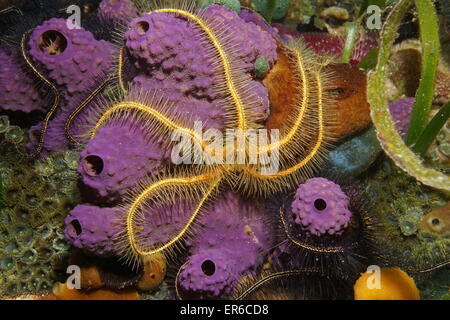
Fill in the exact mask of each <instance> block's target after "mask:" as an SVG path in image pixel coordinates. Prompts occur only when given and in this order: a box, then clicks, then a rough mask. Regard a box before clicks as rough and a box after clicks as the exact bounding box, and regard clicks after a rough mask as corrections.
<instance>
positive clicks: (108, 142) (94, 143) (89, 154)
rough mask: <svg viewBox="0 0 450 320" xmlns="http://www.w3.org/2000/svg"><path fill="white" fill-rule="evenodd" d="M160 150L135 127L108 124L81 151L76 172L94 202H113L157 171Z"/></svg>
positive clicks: (162, 154) (161, 163)
mask: <svg viewBox="0 0 450 320" xmlns="http://www.w3.org/2000/svg"><path fill="white" fill-rule="evenodd" d="M164 150H165V149H164V148H163V147H162V145H161V144H159V142H158V141H157V140H155V139H151V138H149V137H148V136H147V133H146V132H143V130H142V129H141V128H139V126H138V125H137V124H130V123H127V122H124V123H120V124H119V123H110V124H108V125H107V126H106V127H102V128H100V129H99V130H98V131H97V134H96V136H95V137H94V138H92V139H91V140H89V142H88V144H87V145H86V147H85V148H84V150H83V151H82V152H81V160H80V164H79V166H78V172H79V174H80V175H81V181H82V182H83V184H84V185H85V186H87V187H88V188H89V189H92V191H93V192H92V194H93V196H95V197H96V198H97V200H101V201H104V202H114V201H117V200H120V199H121V197H122V196H124V195H125V193H126V192H127V191H129V189H130V188H131V187H133V186H134V185H135V184H136V183H137V182H138V181H139V180H140V179H142V178H144V177H147V176H148V175H157V174H158V173H159V172H160V171H161V169H162V167H163V166H164V161H165V151H164Z"/></svg>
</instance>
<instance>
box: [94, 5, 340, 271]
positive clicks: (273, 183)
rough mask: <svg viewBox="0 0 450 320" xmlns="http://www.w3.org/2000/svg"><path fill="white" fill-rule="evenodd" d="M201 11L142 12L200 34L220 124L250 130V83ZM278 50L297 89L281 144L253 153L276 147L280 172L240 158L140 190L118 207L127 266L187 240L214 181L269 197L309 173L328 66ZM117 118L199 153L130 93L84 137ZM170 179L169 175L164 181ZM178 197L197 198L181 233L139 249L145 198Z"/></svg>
mask: <svg viewBox="0 0 450 320" xmlns="http://www.w3.org/2000/svg"><path fill="white" fill-rule="evenodd" d="M203 12H204V11H203V10H198V11H197V10H195V9H194V8H193V7H192V6H191V7H189V8H184V9H174V8H170V9H167V8H166V9H156V10H153V11H150V12H148V14H157V13H169V14H173V15H174V16H177V17H180V18H181V19H185V20H187V21H188V22H189V23H190V25H191V26H192V27H193V28H196V30H198V31H199V32H200V33H201V34H202V35H203V36H204V38H205V43H207V44H208V45H209V46H211V48H212V50H211V52H213V54H212V56H211V61H219V62H220V63H216V64H215V65H217V74H218V75H220V78H221V81H220V83H219V84H218V88H217V90H219V91H220V92H221V93H224V95H225V96H226V99H225V100H226V104H227V106H224V108H226V110H227V112H228V113H229V115H230V118H231V119H232V120H231V121H230V122H228V123H227V124H226V126H227V127H228V128H237V129H240V130H246V129H249V128H250V129H251V128H256V127H257V125H256V124H255V123H253V122H252V120H251V111H252V110H251V108H252V106H254V105H256V104H257V102H256V101H255V97H254V95H252V93H251V91H250V90H248V89H249V88H251V85H250V81H251V80H252V78H251V76H250V75H248V74H246V73H245V72H243V71H241V70H240V69H239V68H236V62H235V61H234V60H233V59H231V58H230V57H235V56H239V55H238V52H239V48H236V47H235V46H232V45H230V43H229V42H228V41H223V40H222V39H224V35H225V34H227V32H228V34H227V37H226V38H227V39H230V38H232V37H231V36H232V35H230V34H229V31H228V30H226V26H224V25H221V24H218V23H217V22H216V21H214V19H211V18H209V17H207V16H206V15H204V14H203ZM278 46H279V49H280V54H282V55H284V56H285V58H287V59H288V61H289V65H290V67H291V68H292V70H293V72H294V74H295V77H294V79H293V81H295V83H296V88H297V92H296V93H295V95H296V99H295V102H294V105H293V106H290V107H291V108H292V112H291V113H290V119H287V120H286V122H287V125H286V126H285V127H284V128H282V131H283V135H282V138H281V139H280V140H279V141H276V142H271V143H270V144H269V145H267V146H265V147H263V148H258V149H257V152H258V155H261V154H267V153H268V152H269V153H270V152H273V151H274V150H278V149H279V151H280V163H281V168H282V169H281V170H280V171H279V172H277V173H274V174H269V175H264V174H262V169H263V165H262V164H261V162H258V163H257V164H251V163H249V161H248V160H249V159H248V155H246V159H245V163H244V164H212V165H199V166H195V168H193V169H189V170H187V172H184V173H173V172H172V173H169V174H168V175H169V176H166V177H165V178H163V179H159V180H157V181H153V182H151V183H150V184H148V185H145V186H144V187H143V188H142V190H139V191H138V192H136V194H135V195H134V196H132V197H131V198H130V199H129V201H126V205H125V214H124V219H123V221H122V223H123V226H124V228H123V231H122V232H121V234H120V235H118V239H119V241H120V243H121V245H122V249H123V252H124V256H125V258H126V259H128V260H129V262H133V263H135V262H137V261H138V260H139V258H140V257H143V256H151V255H153V254H156V253H167V252H168V251H170V250H169V249H171V248H172V247H173V246H174V244H176V243H178V242H179V240H180V239H182V238H183V237H184V236H185V235H187V234H188V232H189V230H190V228H191V227H192V224H193V223H194V221H195V220H196V218H197V216H198V215H199V213H200V211H201V209H202V207H203V206H204V205H205V203H206V202H207V200H208V199H209V198H210V197H211V196H212V195H213V194H214V193H215V191H216V190H217V189H218V186H219V185H220V184H221V183H222V182H226V183H227V184H228V185H229V186H231V187H232V188H234V189H237V190H239V191H241V192H243V193H245V194H247V195H256V194H271V193H273V192H275V191H280V190H283V189H287V188H289V187H290V186H292V185H293V184H295V183H298V182H299V181H300V180H302V179H304V178H305V177H307V176H308V175H310V173H311V172H312V171H313V169H314V168H315V166H316V165H317V163H318V161H319V160H320V159H321V158H322V155H323V149H324V147H325V146H326V143H327V142H328V140H329V139H328V137H329V135H328V129H329V124H328V122H327V117H326V116H327V114H329V113H330V107H331V106H332V104H331V103H330V97H328V96H327V93H326V90H325V89H326V88H327V87H328V81H329V79H330V75H329V74H328V73H326V72H325V71H324V67H325V66H326V65H327V64H328V63H329V59H328V60H327V59H325V58H321V57H318V56H316V55H314V54H313V53H311V52H309V51H308V50H306V49H305V48H304V47H303V46H302V45H301V44H299V43H293V44H291V45H288V46H284V45H282V44H280V43H279V44H278ZM121 59H122V58H121ZM120 79H121V77H120V76H119V80H120ZM121 87H123V84H122V85H121ZM133 97H134V99H133ZM142 100H144V101H142ZM228 106H231V107H228ZM123 118H134V119H136V118H137V119H138V120H139V121H144V122H145V123H146V125H145V127H146V128H148V129H149V130H150V131H151V132H159V133H161V134H162V133H163V132H164V133H166V132H167V133H170V132H173V131H175V130H176V131H179V132H180V131H181V132H182V133H183V134H185V135H186V136H188V137H190V138H191V139H192V141H195V142H196V143H197V145H199V146H200V148H204V147H205V146H204V142H203V141H202V140H201V137H198V136H197V133H196V132H195V131H194V130H193V129H192V126H189V124H188V123H187V122H186V121H183V120H182V119H181V117H180V115H176V114H174V113H171V112H170V107H168V105H167V103H165V102H164V100H163V99H161V98H156V97H155V96H153V97H150V99H148V98H146V99H140V98H139V97H138V98H136V96H133V95H132V94H131V98H129V99H125V100H124V101H120V102H117V103H114V104H112V105H111V106H108V107H107V108H106V109H105V110H102V112H101V115H100V116H99V117H98V118H97V119H96V121H95V125H94V126H93V128H92V130H91V131H90V134H89V138H91V139H92V138H94V137H95V136H96V134H97V131H98V129H99V128H100V127H102V126H104V125H105V124H107V123H108V122H109V121H111V120H112V119H123ZM244 147H245V150H248V148H249V147H250V146H249V142H248V140H246V143H245V146H244ZM238 151H239V150H238ZM171 174H172V175H173V176H170V175H171ZM180 194H184V195H186V198H188V199H192V198H196V199H197V198H198V199H197V200H198V201H199V202H198V204H197V206H196V207H195V209H194V210H193V211H192V213H191V215H190V218H189V219H188V220H187V222H186V223H185V225H184V227H183V228H182V229H181V230H180V231H179V232H178V233H177V234H176V235H174V236H173V237H172V238H171V239H170V240H169V241H167V242H166V243H163V244H161V245H159V246H155V247H153V246H152V247H145V246H144V245H143V244H142V241H140V239H138V234H137V232H139V231H140V230H141V229H142V227H139V226H137V225H136V224H138V223H139V221H141V218H142V214H143V208H144V207H145V204H146V203H147V202H148V201H150V200H151V199H157V201H162V202H164V201H169V199H171V198H173V197H174V196H175V195H177V197H179V195H180ZM194 194H195V196H193V195H194ZM155 201H156V200H155Z"/></svg>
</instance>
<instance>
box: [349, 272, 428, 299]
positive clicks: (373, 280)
mask: <svg viewBox="0 0 450 320" xmlns="http://www.w3.org/2000/svg"><path fill="white" fill-rule="evenodd" d="M379 270H380V274H378V275H377V274H376V272H375V273H369V272H366V273H363V274H362V275H361V277H360V278H359V279H358V280H357V281H356V282H355V285H354V287H353V289H354V292H355V300H419V299H420V297H419V290H418V289H417V287H416V284H415V283H414V280H413V279H412V278H411V277H410V276H408V275H407V274H406V273H405V272H404V271H402V270H401V269H399V268H381V269H379ZM377 281H379V283H378V286H377Z"/></svg>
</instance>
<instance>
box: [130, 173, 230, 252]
mask: <svg viewBox="0 0 450 320" xmlns="http://www.w3.org/2000/svg"><path fill="white" fill-rule="evenodd" d="M221 179H222V173H221V172H220V171H216V172H212V173H206V174H203V175H199V176H194V177H184V178H168V179H164V180H160V181H157V182H155V183H154V184H152V185H150V186H148V187H147V188H145V189H144V190H143V191H142V192H141V193H140V194H139V195H138V196H137V197H136V198H135V199H134V200H133V201H132V202H131V204H130V205H129V208H128V211H127V213H126V220H125V223H126V236H127V241H128V245H129V246H130V249H131V251H132V252H131V254H133V255H134V256H147V255H152V254H155V253H160V252H163V251H164V250H166V249H168V248H169V247H171V246H172V245H174V244H175V243H176V242H177V241H179V240H180V239H181V238H182V237H183V236H184V235H185V234H186V233H187V231H188V230H189V228H190V227H191V225H192V223H193V222H194V220H195V219H196V217H197V216H198V214H199V212H200V210H201V208H202V207H203V205H204V203H205V202H206V201H207V200H208V198H209V197H210V195H211V193H212V192H213V191H214V190H215V189H216V187H217V185H218V184H219V182H220V181H221ZM205 183H207V184H209V186H208V188H207V189H206V191H205V192H204V194H203V195H202V197H201V200H200V202H199V204H198V205H197V207H196V208H195V209H194V211H193V212H192V214H191V216H190V218H189V220H188V221H187V222H186V224H185V225H184V227H183V228H182V229H181V230H180V232H179V233H178V234H177V235H175V236H174V237H172V238H171V239H170V240H169V241H168V242H166V243H165V244H163V245H161V246H159V247H156V248H152V249H143V248H141V247H139V245H138V243H137V241H136V234H135V232H136V231H135V228H134V218H135V216H136V214H137V212H138V210H139V208H141V207H142V206H143V203H144V202H145V201H147V199H148V198H149V197H151V196H152V195H154V194H155V193H156V192H158V191H160V190H161V189H164V188H167V187H174V186H176V187H181V188H183V187H193V186H195V185H197V184H205Z"/></svg>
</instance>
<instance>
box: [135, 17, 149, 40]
mask: <svg viewBox="0 0 450 320" xmlns="http://www.w3.org/2000/svg"><path fill="white" fill-rule="evenodd" d="M148 29H150V25H149V24H148V22H147V21H144V20H141V21H139V22H137V23H136V31H137V33H138V34H139V35H141V36H143V35H144V34H145V33H146V32H147V31H148Z"/></svg>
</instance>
